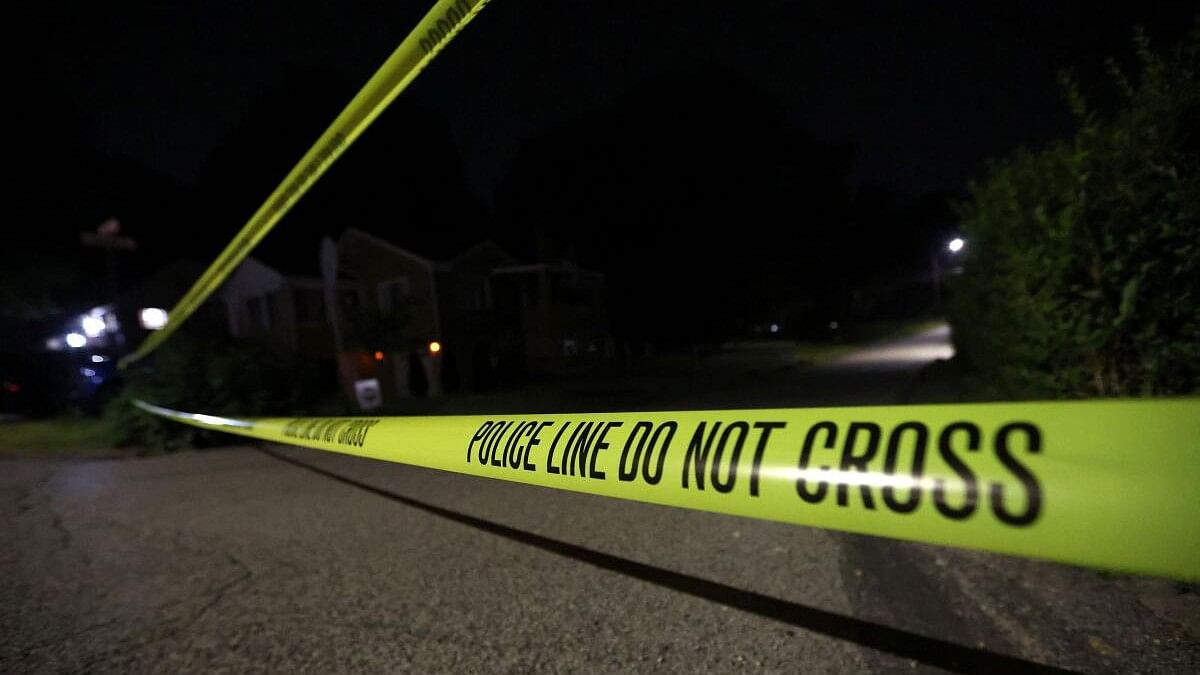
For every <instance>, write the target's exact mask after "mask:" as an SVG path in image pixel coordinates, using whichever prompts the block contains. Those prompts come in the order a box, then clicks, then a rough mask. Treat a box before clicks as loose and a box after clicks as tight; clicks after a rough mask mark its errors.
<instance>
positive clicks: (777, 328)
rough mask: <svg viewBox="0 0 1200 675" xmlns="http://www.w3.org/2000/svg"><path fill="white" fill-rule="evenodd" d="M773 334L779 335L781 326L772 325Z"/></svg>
mask: <svg viewBox="0 0 1200 675" xmlns="http://www.w3.org/2000/svg"><path fill="white" fill-rule="evenodd" d="M771 332H772V333H778V332H779V324H777V323H773V324H771Z"/></svg>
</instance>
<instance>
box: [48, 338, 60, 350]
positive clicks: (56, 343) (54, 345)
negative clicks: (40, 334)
mask: <svg viewBox="0 0 1200 675" xmlns="http://www.w3.org/2000/svg"><path fill="white" fill-rule="evenodd" d="M62 348H63V339H62V338H60V337H52V338H46V349H49V350H50V351H52V352H56V351H58V350H60V349H62Z"/></svg>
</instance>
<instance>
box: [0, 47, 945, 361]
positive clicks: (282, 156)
mask: <svg viewBox="0 0 1200 675" xmlns="http://www.w3.org/2000/svg"><path fill="white" fill-rule="evenodd" d="M27 87H28V90H29V91H30V92H31V94H34V95H33V96H32V99H33V100H39V101H44V102H45V105H44V109H38V110H35V111H33V113H32V114H33V117H31V119H30V120H28V122H29V125H30V128H34V129H41V130H43V131H44V132H45V133H42V134H40V136H42V137H44V138H45V139H46V140H45V141H42V142H41V143H40V145H39V144H38V143H36V142H33V141H30V142H29V148H28V149H27V152H25V153H24V155H25V156H26V157H27V159H26V162H25V166H26V170H25V171H24V173H23V174H22V177H21V178H20V179H19V180H18V183H17V192H18V194H19V197H20V198H19V199H18V203H19V205H20V207H19V208H20V218H19V221H20V222H21V223H27V224H29V223H36V226H31V227H20V226H17V225H16V224H14V223H10V224H9V226H8V227H9V229H10V230H11V231H12V232H13V233H14V234H10V235H7V236H6V239H7V241H8V242H9V248H10V249H12V250H16V249H20V250H22V251H25V253H24V254H23V255H22V256H20V260H21V264H16V265H15V266H14V267H12V268H11V269H10V272H11V273H10V274H9V275H8V276H14V278H15V277H17V276H19V277H22V278H23V279H26V280H27V281H28V283H27V284H26V285H29V286H30V288H31V289H33V288H34V287H36V288H38V289H48V290H46V292H47V293H51V292H52V293H54V294H56V295H55V296H54V298H53V302H46V303H44V304H45V306H46V307H50V308H55V309H58V310H62V311H73V310H76V309H78V308H80V307H83V306H86V305H89V304H96V303H99V302H103V301H104V300H105V299H106V296H105V293H106V292H107V287H106V286H104V285H101V284H97V283H95V280H96V279H97V278H100V277H101V276H102V275H103V274H104V261H103V258H102V256H101V255H99V252H98V251H95V250H89V249H85V248H83V247H82V246H80V244H79V239H78V233H79V231H82V230H91V229H94V228H95V227H96V226H97V225H98V224H99V223H100V222H102V221H103V220H104V219H106V218H108V217H114V216H115V217H117V218H119V219H120V221H121V223H122V228H123V233H125V234H127V235H129V236H131V237H133V238H134V239H136V240H137V241H138V244H139V250H138V251H137V252H136V253H133V254H124V253H122V254H120V258H121V259H120V271H121V282H122V284H131V283H134V282H135V281H136V280H137V279H138V278H141V277H144V276H145V275H146V274H149V273H151V272H153V271H154V270H155V269H157V268H160V267H162V266H164V265H165V264H168V263H170V262H171V261H173V260H176V259H180V258H187V259H191V260H195V261H201V262H205V261H207V260H209V259H211V258H212V256H214V255H216V253H217V252H219V250H220V249H221V247H223V246H224V244H225V243H226V242H227V241H228V240H229V238H230V237H231V236H232V235H233V234H234V232H236V231H237V229H238V228H240V227H241V226H242V224H243V223H244V222H245V221H246V219H247V218H248V217H249V216H250V215H251V214H252V213H253V211H254V210H255V209H256V208H257V207H258V206H259V205H260V204H261V203H262V202H263V200H264V199H265V198H266V196H267V195H268V194H269V193H270V191H271V190H272V189H274V188H275V187H276V186H277V185H278V183H279V181H280V180H281V179H282V178H283V176H284V175H285V174H286V173H287V171H288V170H289V169H290V168H291V167H292V166H293V165H294V164H295V162H296V161H297V160H298V159H299V158H300V156H301V155H302V154H303V153H304V151H305V150H307V149H308V147H310V145H311V144H312V143H313V142H314V141H315V140H316V139H317V137H318V136H319V135H320V133H321V132H322V131H323V130H324V129H325V127H326V126H327V125H328V124H329V122H330V120H332V119H333V118H334V117H335V116H336V114H337V113H338V111H339V110H340V109H341V106H343V105H344V103H345V102H346V101H348V100H349V99H350V97H351V96H352V95H353V92H354V87H353V86H352V85H350V84H348V83H346V82H344V81H342V80H340V79H339V78H337V77H335V76H332V75H330V74H328V73H323V72H314V71H294V72H293V73H291V74H290V75H289V76H288V77H286V78H284V79H283V80H282V81H281V82H279V83H277V84H276V85H275V86H273V87H271V88H270V89H268V90H267V91H266V92H264V94H263V95H262V96H261V97H260V98H259V99H258V100H256V101H253V102H250V103H249V104H248V105H249V109H248V112H247V115H246V122H245V123H244V124H243V125H242V126H240V127H239V128H237V129H235V130H234V131H233V132H232V133H230V134H229V135H228V136H227V137H226V138H225V139H224V141H223V142H222V143H221V144H220V145H219V146H218V147H217V149H216V150H215V151H214V152H213V154H212V156H211V157H210V158H209V159H208V161H207V162H206V163H205V164H204V165H203V167H202V168H201V170H200V171H199V172H198V177H197V180H196V183H195V185H194V186H191V187H189V188H184V187H182V186H180V185H178V184H177V183H175V182H174V181H172V180H170V179H168V178H165V177H164V176H162V175H159V174H157V173H155V172H153V171H152V170H150V169H148V168H146V167H143V166H140V165H138V164H136V163H133V162H131V161H128V160H123V159H120V158H112V157H105V156H101V155H99V154H97V153H95V152H93V151H91V150H90V149H89V148H88V144H87V142H86V130H85V129H84V128H83V125H82V124H81V123H80V121H79V119H78V116H76V115H73V114H72V111H71V108H70V106H69V105H68V104H66V103H65V101H64V100H62V99H61V97H55V96H54V93H53V92H51V91H47V90H45V88H39V87H38V86H37V85H36V84H29V85H27ZM39 113H44V114H43V115H41V116H40V117H39V116H38V115H39ZM479 123H480V124H486V123H487V121H486V115H485V114H483V113H482V112H481V114H480V122H479ZM163 142H169V139H164V141H163ZM855 153H856V148H855V147H854V146H853V145H851V144H849V143H841V144H831V143H819V142H816V141H814V140H813V139H811V138H810V137H808V136H807V135H806V134H804V133H803V132H801V131H800V130H799V129H797V128H796V127H795V126H794V125H793V123H792V122H791V120H790V119H789V116H788V113H787V111H786V110H785V108H784V107H783V106H782V105H781V104H780V103H778V102H777V101H775V100H773V99H772V98H771V97H770V96H769V95H767V94H766V93H764V92H763V91H760V90H759V89H757V88H756V87H754V86H753V85H752V84H750V83H749V82H747V81H745V80H743V79H741V78H740V77H738V76H736V75H734V74H732V73H730V72H727V71H724V70H721V69H717V68H709V69H702V70H697V71H692V72H685V73H677V74H671V75H662V76H659V77H657V78H653V79H650V80H647V81H645V82H643V83H642V84H641V85H640V86H638V87H636V88H634V89H633V90H632V91H630V92H628V94H627V95H625V96H624V97H622V98H621V99H619V100H617V101H615V102H614V103H613V104H612V105H610V106H608V107H606V108H604V109H601V110H597V111H594V112H593V113H591V114H589V115H587V116H584V117H581V118H578V119H576V120H574V121H573V122H571V123H570V124H567V125H565V126H562V127H560V128H557V129H553V130H550V131H547V132H545V133H543V134H542V135H540V136H538V137H535V138H532V139H530V140H528V141H527V142H526V143H525V144H524V145H523V147H522V149H521V151H520V152H519V153H518V155H517V157H516V159H515V161H514V162H513V165H512V166H511V168H510V170H509V172H508V173H507V175H506V176H505V178H504V179H503V180H502V181H500V182H499V184H498V185H496V186H494V190H493V195H492V196H493V198H494V199H493V201H494V208H491V209H489V208H487V207H485V206H484V203H483V199H481V196H480V195H478V194H476V193H475V192H474V191H473V190H472V189H471V187H470V186H469V185H468V182H467V180H466V177H465V172H464V170H463V159H462V156H461V154H460V148H458V147H456V144H455V142H454V139H453V138H452V136H451V133H450V130H449V127H448V125H447V124H446V122H445V120H444V119H443V118H442V117H441V116H440V115H439V114H438V113H436V112H434V111H431V110H429V109H427V108H425V107H423V106H422V105H421V104H420V102H419V99H418V98H416V97H401V98H400V99H398V100H397V101H396V102H395V103H394V104H393V106H392V107H391V108H389V109H388V110H387V111H386V112H385V113H384V114H383V115H381V116H380V118H379V119H378V120H377V121H376V122H375V124H374V125H373V126H372V127H371V128H370V129H368V130H367V132H366V133H364V134H363V136H362V137H361V138H359V139H358V140H357V141H356V142H355V143H354V144H353V145H352V146H351V147H350V148H349V149H348V150H347V152H346V153H345V155H344V156H343V157H342V158H341V159H340V160H339V162H338V163H337V164H335V165H334V166H333V168H332V169H331V170H330V171H329V172H328V173H327V174H326V175H325V176H324V178H322V180H321V181H320V182H318V184H317V185H316V186H315V187H314V189H313V190H312V191H311V192H310V193H309V194H307V195H306V196H305V197H304V198H303V199H302V200H301V201H300V202H299V204H298V205H297V206H296V208H294V209H293V211H292V212H291V213H289V214H288V215H287V216H286V217H285V218H284V220H283V221H282V222H281V223H280V225H279V227H278V229H277V230H276V231H275V232H273V233H272V234H271V235H270V236H268V237H267V239H266V240H265V241H264V242H263V244H262V245H261V246H260V248H259V249H258V250H257V251H256V252H255V254H254V255H256V256H258V257H260V258H262V259H264V260H265V261H266V262H268V263H269V264H272V265H274V266H276V267H278V268H280V269H282V270H286V271H292V272H303V273H312V274H315V273H316V270H317V265H316V261H317V242H318V241H319V239H320V237H321V236H323V235H326V234H332V235H335V236H336V235H337V234H339V233H340V232H341V231H343V230H344V229H345V228H346V227H350V226H356V227H360V228H362V229H365V230H368V231H371V232H374V233H376V234H378V235H380V236H383V237H385V238H387V239H389V240H391V241H394V242H395V243H397V244H399V245H401V246H405V247H408V248H411V249H412V250H414V251H416V252H418V253H421V254H423V255H426V256H429V257H433V258H447V257H450V256H452V255H454V254H455V253H457V252H459V251H461V250H463V249H465V248H466V247H467V246H469V245H470V244H472V243H474V242H477V241H479V240H480V239H484V238H491V239H494V240H496V241H497V242H498V243H500V244H501V245H502V246H504V247H505V248H507V249H509V250H510V251H511V252H512V253H514V254H515V255H516V256H517V257H518V258H520V259H522V260H524V261H530V262H533V261H545V262H555V261H561V260H569V261H572V262H574V263H577V264H579V265H581V266H583V267H587V268H591V269H596V270H599V271H602V272H604V273H605V274H606V275H607V280H608V298H609V306H610V311H611V316H612V320H613V329H614V332H615V333H616V334H617V335H616V336H617V337H618V339H624V340H629V339H632V340H641V339H647V340H655V341H659V342H665V343H671V342H674V343H678V344H685V343H695V342H704V341H711V340H717V339H720V338H723V337H728V336H731V335H738V334H742V333H743V332H745V331H746V330H747V329H748V328H749V327H750V326H752V325H754V324H761V323H763V322H782V323H784V324H785V325H787V326H789V327H790V326H797V325H800V324H801V323H803V322H815V321H825V320H828V318H829V317H831V316H835V315H838V314H842V315H844V314H845V312H846V311H847V309H846V308H847V307H848V306H849V304H850V303H851V298H852V297H853V296H854V291H855V290H856V289H859V288H864V287H875V288H878V287H880V286H881V285H883V286H886V285H887V284H888V283H891V280H895V279H899V278H902V277H904V276H905V275H909V276H911V275H913V274H915V273H919V272H921V271H923V270H924V269H926V265H927V261H928V254H929V253H928V252H929V251H930V250H931V248H932V247H934V246H936V245H937V243H936V238H937V237H940V236H942V234H943V233H944V232H945V231H946V230H947V229H948V227H949V219H948V218H949V217H948V215H947V210H946V209H945V207H944V204H945V199H944V197H941V196H933V197H926V198H923V199H914V198H911V197H907V196H904V195H899V194H896V193H893V192H891V191H889V190H888V189H886V188H883V187H862V186H854V185H851V184H850V181H849V178H848V176H849V175H850V172H851V169H852V167H853V163H854V161H855ZM27 268H28V269H27ZM18 287H20V284H15V285H12V286H10V288H14V289H15V288H18ZM8 295H14V297H13V298H9V297H7V296H6V298H5V301H4V302H5V304H6V305H8V306H11V305H13V304H14V303H20V302H26V303H33V304H36V303H37V302H39V301H40V300H38V299H37V298H34V296H37V293H34V292H33V291H32V290H31V291H30V292H28V293H25V294H24V295H22V294H20V293H16V294H14V293H9V294H8ZM18 296H19V297H18ZM39 297H40V296H39ZM877 309H878V307H876V308H874V309H872V310H871V311H875V310H877Z"/></svg>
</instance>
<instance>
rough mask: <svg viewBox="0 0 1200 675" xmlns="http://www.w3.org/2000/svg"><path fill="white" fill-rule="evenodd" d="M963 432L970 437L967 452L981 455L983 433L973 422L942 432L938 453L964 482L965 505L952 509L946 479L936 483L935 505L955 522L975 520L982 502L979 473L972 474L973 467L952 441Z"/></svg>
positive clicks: (939, 479) (951, 426)
mask: <svg viewBox="0 0 1200 675" xmlns="http://www.w3.org/2000/svg"><path fill="white" fill-rule="evenodd" d="M960 432H961V434H965V435H966V437H967V447H966V450H968V451H970V452H977V451H978V450H979V442H980V436H981V434H980V432H979V427H977V426H975V425H974V424H972V423H970V422H955V423H953V424H950V425H947V426H946V428H944V429H942V433H941V434H939V435H938V452H939V453H940V454H941V456H942V460H943V461H945V462H946V464H949V465H950V468H951V470H953V471H954V473H956V474H957V475H958V477H959V480H961V481H962V483H963V504H962V506H952V505H951V504H950V503H949V502H947V501H946V481H945V479H942V478H936V479H934V481H933V505H934V506H935V507H936V508H937V510H938V511H939V512H940V513H941V514H942V515H943V516H946V517H947V518H953V519H954V520H964V519H966V518H969V517H971V515H972V514H973V513H975V507H976V506H977V504H978V501H979V481H978V480H976V478H975V472H973V471H971V469H970V467H968V466H967V465H966V464H965V463H963V461H962V459H960V458H959V457H958V455H956V454H955V451H954V447H953V443H952V439H953V437H954V436H955V435H956V434H960Z"/></svg>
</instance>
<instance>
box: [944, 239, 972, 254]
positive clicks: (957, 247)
mask: <svg viewBox="0 0 1200 675" xmlns="http://www.w3.org/2000/svg"><path fill="white" fill-rule="evenodd" d="M966 245H967V242H965V241H963V239H962V238H961V237H955V238H953V239H951V240H950V243H949V244H946V248H948V249H950V252H951V253H958V252H959V251H961V250H963V246H966Z"/></svg>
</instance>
